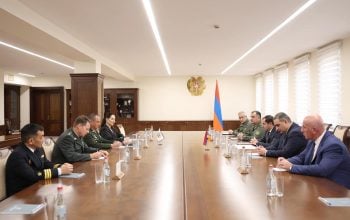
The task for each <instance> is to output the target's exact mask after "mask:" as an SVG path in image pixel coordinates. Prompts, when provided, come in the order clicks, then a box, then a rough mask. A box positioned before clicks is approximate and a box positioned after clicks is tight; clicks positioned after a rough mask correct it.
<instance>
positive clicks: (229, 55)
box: [0, 0, 350, 219]
mask: <svg viewBox="0 0 350 220" xmlns="http://www.w3.org/2000/svg"><path fill="white" fill-rule="evenodd" d="M0 5H1V9H0V24H1V25H0V57H1V58H0V98H1V99H0V100H1V103H2V104H1V105H0V135H1V136H0V147H1V149H0V151H1V152H0V153H1V154H0V155H1V166H0V167H1V169H2V170H1V172H0V173H1V175H0V176H1V181H2V183H3V184H2V185H4V182H5V179H4V178H5V173H4V172H5V171H4V169H5V164H6V159H7V158H8V157H9V155H10V154H11V152H12V151H13V149H15V146H16V145H17V144H19V143H20V142H21V134H20V129H21V128H22V127H23V126H25V125H26V124H29V123H36V124H40V125H42V126H43V127H44V132H45V140H44V144H43V145H45V146H46V145H47V146H50V147H53V145H54V143H55V141H57V138H58V137H59V136H60V135H61V134H62V133H63V132H65V131H66V130H67V129H69V128H70V127H72V126H73V122H74V119H75V118H76V117H78V116H79V115H88V114H90V113H96V114H98V115H100V116H101V119H103V118H104V117H105V116H106V115H108V114H114V115H115V119H116V121H115V126H116V128H117V125H118V126H119V127H120V129H121V130H122V131H123V133H124V135H125V136H126V137H129V138H130V139H136V138H135V137H139V136H137V135H136V134H137V132H139V133H138V134H139V135H140V138H139V139H141V142H142V143H144V139H147V138H150V137H149V136H147V138H145V137H143V138H142V137H141V136H142V135H144V134H148V133H149V132H148V131H149V129H150V128H151V127H153V134H154V140H153V141H151V139H148V148H144V146H141V145H143V144H140V154H141V159H140V160H134V159H133V156H134V153H135V152H134V151H136V149H134V148H133V147H132V146H133V145H136V143H133V144H130V145H129V148H130V150H131V152H129V153H130V160H129V161H128V162H127V163H126V162H120V161H122V160H123V158H124V156H125V151H126V149H128V147H125V146H124V147H122V148H120V149H119V148H112V149H109V150H107V151H108V152H109V165H110V169H111V173H112V174H114V173H116V164H117V163H118V162H120V163H119V165H120V169H121V172H123V174H124V175H123V177H122V178H121V179H119V180H118V178H115V179H112V180H111V181H110V182H109V183H108V184H104V183H102V184H96V183H95V170H96V166H97V165H99V164H102V163H103V160H91V161H87V162H77V163H74V164H73V165H74V173H84V174H85V175H83V176H81V177H80V178H62V177H59V178H54V179H48V180H40V181H38V182H37V183H35V184H33V185H31V186H29V187H27V188H26V189H24V190H22V191H20V192H18V193H16V194H15V195H12V196H10V197H6V193H5V192H6V191H5V187H3V186H2V187H1V190H0V191H1V192H2V193H1V200H2V201H1V202H0V213H1V211H3V210H5V209H6V208H8V207H11V206H12V205H15V204H45V208H42V209H40V210H39V211H37V212H36V213H35V214H29V215H24V214H23V215H22V214H18V215H7V214H0V219H9V218H14V219H51V216H52V214H53V212H54V210H53V209H54V203H53V197H54V196H55V195H56V193H57V186H58V185H62V186H63V198H64V202H65V204H66V206H67V213H66V215H67V219H90V218H102V219H257V218H259V219H282V218H283V219H291V218H299V219H316V218H317V219H329V218H333V219H344V218H346V217H347V216H350V212H349V209H348V208H346V207H330V206H328V205H327V204H325V203H323V202H322V201H320V199H319V198H318V197H322V198H349V196H350V194H349V190H348V189H347V188H345V187H343V186H341V185H339V184H337V183H335V182H333V181H330V180H329V179H326V178H322V177H313V176H304V175H296V174H292V173H290V172H288V171H287V172H278V173H276V175H278V176H283V178H284V195H283V196H282V197H278V198H268V197H267V196H266V175H267V174H268V166H269V165H270V164H272V165H273V166H276V165H277V159H276V158H268V157H263V158H258V159H252V160H251V165H252V167H251V170H250V172H249V173H248V174H240V173H239V172H238V171H237V168H238V167H239V159H237V158H236V157H235V156H233V157H231V158H225V157H224V153H225V147H219V148H216V147H215V143H214V141H208V142H207V145H206V146H203V137H204V135H205V131H207V130H208V127H209V125H210V126H213V121H214V113H215V111H214V109H215V103H216V101H217V99H216V97H218V98H219V100H220V101H219V103H220V109H221V119H222V121H223V130H224V131H227V130H230V129H233V130H234V129H236V128H238V127H239V125H240V121H239V117H238V114H237V113H238V112H240V111H244V112H246V113H247V114H248V117H249V116H250V113H251V112H252V111H254V110H258V111H260V112H261V114H262V116H265V115H275V114H276V113H278V112H285V113H287V114H288V115H289V116H290V117H291V119H292V121H293V122H295V123H297V124H299V125H300V126H302V123H303V119H304V118H305V116H307V115H311V114H319V115H321V116H322V118H323V121H324V123H325V125H327V130H328V131H329V132H331V133H334V134H335V135H336V136H337V137H338V138H339V139H340V140H341V141H342V142H343V143H344V144H345V146H346V147H348V148H349V145H350V141H349V140H350V134H349V132H348V130H349V126H350V114H349V112H350V104H349V102H348V101H347V100H348V94H349V93H350V88H349V86H348V84H349V82H350V74H349V73H348V72H349V71H350V62H349V60H350V22H349V21H350V15H349V13H348V9H349V8H350V2H349V1H346V0H335V1H329V0H328V1H327V0H294V1H277V0H267V1H257V0H255V1H254V0H249V1H236V0H234V1H215V2H212V1H198V0H191V1H181V0H180V1H172V2H169V1H165V2H164V1H152V0H150V1H148V0H142V1H141V0H140V1H105V2H104V1H103V2H97V1H93V0H89V1H83V0H76V1H66V0H64V1H43V0H34V1H24V0H16V1H10V0H4V1H1V3H0ZM216 91H218V92H216ZM145 129H146V131H147V132H145ZM157 134H162V136H163V137H164V139H163V140H162V143H161V144H158V142H157ZM206 148H208V149H206ZM45 150H47V149H45ZM51 150H52V149H49V150H47V152H45V153H46V154H47V155H46V156H47V158H49V159H51ZM119 165H118V166H119ZM0 185H1V184H0Z"/></svg>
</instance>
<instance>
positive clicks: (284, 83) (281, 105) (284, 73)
mask: <svg viewBox="0 0 350 220" xmlns="http://www.w3.org/2000/svg"><path fill="white" fill-rule="evenodd" d="M275 75H276V76H277V90H278V92H277V111H278V112H288V66H287V64H283V65H280V66H279V67H277V68H275Z"/></svg>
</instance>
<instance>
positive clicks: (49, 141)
mask: <svg viewBox="0 0 350 220" xmlns="http://www.w3.org/2000/svg"><path fill="white" fill-rule="evenodd" d="M42 146H43V148H44V151H45V155H46V158H47V159H48V160H50V161H51V158H52V151H53V147H54V146H55V139H54V138H53V137H45V141H44V143H43V145H42Z"/></svg>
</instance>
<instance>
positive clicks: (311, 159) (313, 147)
mask: <svg viewBox="0 0 350 220" xmlns="http://www.w3.org/2000/svg"><path fill="white" fill-rule="evenodd" d="M311 146H312V151H311V155H310V164H314V163H315V159H316V155H315V158H313V156H314V154H315V150H316V149H315V146H316V143H315V141H313V142H312V144H311Z"/></svg>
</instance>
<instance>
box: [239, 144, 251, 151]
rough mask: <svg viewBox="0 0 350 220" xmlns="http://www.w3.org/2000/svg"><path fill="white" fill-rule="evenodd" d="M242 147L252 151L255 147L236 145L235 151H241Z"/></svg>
mask: <svg viewBox="0 0 350 220" xmlns="http://www.w3.org/2000/svg"><path fill="white" fill-rule="evenodd" d="M242 147H244V148H245V149H246V150H254V149H256V147H255V146H254V145H252V144H237V145H236V148H237V149H239V150H240V149H242Z"/></svg>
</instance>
